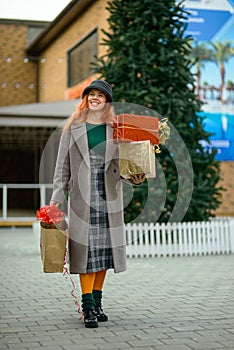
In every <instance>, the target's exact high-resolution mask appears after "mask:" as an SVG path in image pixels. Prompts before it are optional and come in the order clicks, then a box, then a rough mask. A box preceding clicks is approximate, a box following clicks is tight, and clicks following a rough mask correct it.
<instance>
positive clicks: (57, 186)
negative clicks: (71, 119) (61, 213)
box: [51, 130, 71, 207]
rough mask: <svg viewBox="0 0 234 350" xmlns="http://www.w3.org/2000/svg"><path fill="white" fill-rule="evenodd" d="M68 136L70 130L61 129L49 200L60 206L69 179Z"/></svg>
mask: <svg viewBox="0 0 234 350" xmlns="http://www.w3.org/2000/svg"><path fill="white" fill-rule="evenodd" d="M70 138H71V133H70V130H67V131H63V133H62V135H61V139H60V143H59V149H58V155H57V161H56V166H55V172H54V180H53V193H52V197H51V201H53V202H57V203H59V204H60V205H61V206H62V207H64V205H65V203H66V198H67V190H68V183H69V180H70V156H69V153H70V152H69V145H70Z"/></svg>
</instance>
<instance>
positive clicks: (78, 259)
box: [51, 123, 126, 274]
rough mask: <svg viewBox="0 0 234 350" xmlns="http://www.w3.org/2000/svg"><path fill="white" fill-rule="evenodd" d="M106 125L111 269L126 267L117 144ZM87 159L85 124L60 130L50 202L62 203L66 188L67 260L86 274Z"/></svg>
mask: <svg viewBox="0 0 234 350" xmlns="http://www.w3.org/2000/svg"><path fill="white" fill-rule="evenodd" d="M112 135H113V130H112V128H111V127H110V126H108V125H107V127H106V155H105V191H106V205H107V212H108V221H109V228H110V239H111V248H112V255H113V263H114V271H115V272H121V271H125V270H126V242H125V233H124V220H123V196H122V181H121V178H120V170H119V154H118V145H117V144H114V143H113V139H112ZM90 175H91V174H90V161H89V150H88V138H87V131H86V124H85V123H73V124H72V125H71V127H70V128H69V129H68V130H65V131H63V133H62V136H61V139H60V145H59V150H58V156H57V162H56V167H55V173H54V184H53V193H52V198H51V201H54V202H58V203H60V204H61V205H62V206H63V205H64V202H65V200H66V194H67V191H69V203H68V218H69V219H68V220H69V223H68V224H69V225H68V226H69V263H70V272H71V273H75V274H76V273H86V268H87V259H88V235H89V218H90V191H91V183H90Z"/></svg>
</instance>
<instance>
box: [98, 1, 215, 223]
mask: <svg viewBox="0 0 234 350" xmlns="http://www.w3.org/2000/svg"><path fill="white" fill-rule="evenodd" d="M107 9H108V11H109V14H110V16H109V19H108V23H109V28H110V29H109V30H108V32H107V31H104V33H105V39H104V41H103V45H105V47H106V53H105V55H104V56H102V57H99V58H98V59H97V62H96V64H95V65H94V70H95V72H96V73H98V74H99V75H100V77H103V78H105V79H106V80H107V81H109V82H110V83H111V84H112V86H113V95H114V100H115V101H118V102H128V103H134V104H138V105H141V106H145V107H146V108H148V109H149V112H150V111H152V110H153V111H157V112H158V113H159V114H160V115H162V116H166V117H168V118H169V120H170V122H171V123H172V124H173V127H174V129H175V132H174V133H172V136H171V138H170V140H169V142H167V144H166V146H162V152H161V153H160V154H159V155H157V171H158V175H157V178H156V179H150V180H148V181H146V182H145V183H144V185H143V186H140V187H135V188H134V190H133V191H134V197H133V200H132V201H131V202H130V204H129V205H128V206H127V208H126V210H125V219H126V221H127V222H129V221H133V220H135V221H137V220H140V221H148V222H149V221H153V222H154V221H156V220H157V221H160V222H162V221H164V222H165V221H168V220H169V218H170V220H172V218H173V220H175V221H176V220H177V218H178V217H179V216H180V215H174V216H173V215H172V213H173V210H174V209H175V204H176V203H177V204H178V201H181V203H180V206H179V207H181V210H182V212H183V207H186V205H185V204H184V203H185V202H186V198H188V197H189V195H188V193H189V191H191V182H189V181H187V180H186V179H187V178H188V176H187V171H188V170H187V169H188V168H189V167H191V168H192V169H193V175H192V176H193V184H192V185H193V192H192V198H191V202H190V203H189V207H188V210H187V212H185V213H184V214H183V215H182V217H183V216H184V218H183V220H187V221H189V220H192V221H194V220H207V219H208V218H209V217H210V216H211V213H212V211H213V210H215V209H216V208H217V207H218V206H219V197H220V194H221V191H222V189H221V188H220V187H218V185H217V184H218V181H219V179H220V175H219V163H218V162H217V161H215V160H214V156H215V154H214V152H212V153H209V152H208V151H206V150H204V149H203V148H202V146H201V145H200V143H199V142H200V141H201V140H206V141H208V140H209V136H210V135H209V134H208V133H207V132H205V131H204V128H203V119H202V118H201V117H199V116H198V115H197V112H198V111H200V108H201V103H200V101H199V100H197V99H196V97H195V85H194V76H193V74H192V73H191V67H192V64H193V62H192V60H191V50H192V47H191V45H190V43H191V38H189V37H187V38H185V37H184V31H185V28H186V24H185V23H186V21H185V20H186V18H187V14H186V12H185V11H184V10H183V8H182V4H181V3H176V2H175V1H172V0H168V1H152V0H145V1H142V0H131V1H130V2H129V0H112V1H109V2H108V6H107ZM149 115H150V114H149ZM178 133H179V135H180V136H178ZM182 140H183V142H184V143H185V145H186V148H187V150H188V152H189V155H190V157H191V162H192V163H191V165H189V164H188V162H187V163H186V161H185V158H184V154H185V153H186V151H187V150H185V149H184V146H183V144H184V143H183V142H182ZM175 152H176V154H177V158H176V160H175V155H174V153H175ZM178 169H179V171H178ZM191 171H192V170H191ZM165 181H166V183H165ZM181 181H182V183H183V186H182V187H181ZM186 196H187V197H186ZM164 197H165V198H164ZM147 199H148V200H147ZM189 199H190V198H189ZM152 202H153V203H152ZM164 202H165V203H164ZM139 215H140V216H139ZM171 215H172V216H171ZM180 219H181V218H180Z"/></svg>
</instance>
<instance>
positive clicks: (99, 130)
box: [86, 123, 106, 157]
mask: <svg viewBox="0 0 234 350" xmlns="http://www.w3.org/2000/svg"><path fill="white" fill-rule="evenodd" d="M86 128H87V136H88V145H89V149H93V150H94V151H95V152H96V153H98V154H100V155H101V156H103V157H105V152H106V124H90V123H86Z"/></svg>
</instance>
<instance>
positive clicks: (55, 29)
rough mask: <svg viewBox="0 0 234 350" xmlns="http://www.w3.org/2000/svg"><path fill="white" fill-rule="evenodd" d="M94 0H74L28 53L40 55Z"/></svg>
mask: <svg viewBox="0 0 234 350" xmlns="http://www.w3.org/2000/svg"><path fill="white" fill-rule="evenodd" d="M93 1H94V0H72V1H71V2H70V3H69V4H68V5H67V6H66V7H65V8H64V10H63V11H62V12H61V13H60V14H59V15H58V16H57V17H56V18H55V19H54V21H53V22H51V23H50V24H49V25H48V27H47V28H45V30H44V31H43V32H42V33H41V34H40V35H39V36H38V37H37V38H36V39H35V40H34V41H33V42H32V43H31V44H30V46H29V47H28V48H27V49H26V53H27V54H28V55H30V56H39V55H40V53H41V52H42V51H43V50H45V49H46V47H47V46H49V45H50V44H51V42H52V41H53V40H54V39H55V38H56V37H58V36H59V34H60V33H61V32H62V31H63V30H64V29H65V28H66V27H68V26H70V25H71V23H72V22H73V21H74V20H75V19H76V18H77V16H78V15H79V14H80V13H81V12H82V11H83V10H84V9H85V8H86V7H87V6H88V5H89V4H90V3H92V2H93Z"/></svg>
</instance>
